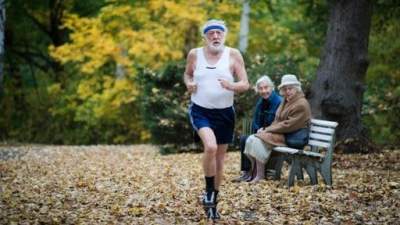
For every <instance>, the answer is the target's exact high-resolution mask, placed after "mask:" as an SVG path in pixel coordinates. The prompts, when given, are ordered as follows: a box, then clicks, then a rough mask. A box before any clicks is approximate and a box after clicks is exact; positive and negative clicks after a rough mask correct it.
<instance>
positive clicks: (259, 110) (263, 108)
mask: <svg viewBox="0 0 400 225" xmlns="http://www.w3.org/2000/svg"><path fill="white" fill-rule="evenodd" d="M254 90H255V92H256V93H257V94H258V95H259V96H260V97H258V99H257V103H256V106H255V110H254V114H253V120H252V123H251V133H252V134H254V133H256V132H257V131H258V130H260V129H262V128H264V127H268V126H269V125H271V124H272V122H273V121H274V119H275V113H276V110H277V109H278V107H279V104H280V103H281V101H282V97H281V96H279V95H278V93H276V91H275V85H274V83H273V82H272V80H271V79H270V78H269V77H268V76H267V75H263V76H261V77H260V78H259V79H258V80H257V82H256V85H255V87H254ZM248 137H249V136H248V135H242V136H241V137H240V153H241V154H240V158H241V162H240V164H241V165H240V167H241V176H239V177H237V178H235V179H233V180H232V181H233V182H240V181H249V180H251V179H252V176H251V175H252V174H251V162H250V161H249V159H248V158H247V157H246V155H245V154H244V148H245V144H246V140H247V138H248Z"/></svg>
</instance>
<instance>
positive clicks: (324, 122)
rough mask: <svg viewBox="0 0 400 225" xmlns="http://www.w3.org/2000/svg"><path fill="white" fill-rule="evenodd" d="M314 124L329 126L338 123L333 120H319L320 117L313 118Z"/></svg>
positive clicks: (335, 125)
mask: <svg viewBox="0 0 400 225" xmlns="http://www.w3.org/2000/svg"><path fill="white" fill-rule="evenodd" d="M311 123H312V124H316V125H320V126H327V127H333V128H335V127H337V125H338V123H337V122H333V121H327V120H319V119H311Z"/></svg>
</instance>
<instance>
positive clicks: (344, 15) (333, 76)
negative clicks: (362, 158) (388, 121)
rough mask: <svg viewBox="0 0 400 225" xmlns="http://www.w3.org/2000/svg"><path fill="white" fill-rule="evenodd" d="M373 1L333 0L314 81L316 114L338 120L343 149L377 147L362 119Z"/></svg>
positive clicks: (338, 130)
mask: <svg viewBox="0 0 400 225" xmlns="http://www.w3.org/2000/svg"><path fill="white" fill-rule="evenodd" d="M371 14H372V2H371V1H369V0H351V1H348V0H337V1H335V0H332V1H330V16H329V24H328V32H327V36H326V41H325V46H324V49H323V52H322V57H321V62H320V65H319V67H318V70H317V77H316V80H315V81H314V82H313V83H312V86H311V94H310V99H309V100H310V103H311V107H312V112H313V117H314V118H322V119H328V120H332V121H337V122H338V123H339V127H338V128H337V147H338V148H339V149H341V150H342V151H343V152H347V153H351V152H370V151H372V150H374V149H375V147H374V145H373V144H372V143H371V142H370V141H369V139H368V137H367V134H366V131H365V128H364V127H363V125H362V121H361V109H362V100H363V93H364V90H365V85H364V78H365V75H366V71H367V68H368V64H369V61H368V58H367V57H368V36H369V30H370V24H371V16H372V15H371Z"/></svg>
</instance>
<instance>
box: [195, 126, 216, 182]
mask: <svg viewBox="0 0 400 225" xmlns="http://www.w3.org/2000/svg"><path fill="white" fill-rule="evenodd" d="M198 134H199V136H200V139H201V141H202V143H203V148H204V154H203V170H204V175H205V176H206V177H215V176H216V173H217V171H216V156H217V149H218V145H217V140H216V138H215V135H214V132H213V131H212V130H211V129H210V128H209V127H203V128H201V129H200V130H199V132H198Z"/></svg>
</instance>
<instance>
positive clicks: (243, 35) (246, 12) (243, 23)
mask: <svg viewBox="0 0 400 225" xmlns="http://www.w3.org/2000/svg"><path fill="white" fill-rule="evenodd" d="M249 23H250V0H245V1H243V9H242V16H241V18H240V32H239V50H240V51H241V52H243V53H245V52H246V50H247V46H248V42H249V26H250V25H249Z"/></svg>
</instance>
